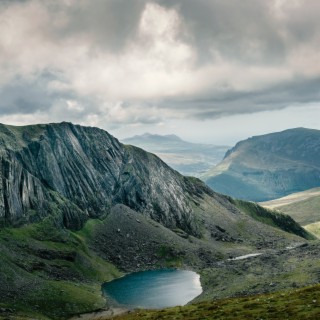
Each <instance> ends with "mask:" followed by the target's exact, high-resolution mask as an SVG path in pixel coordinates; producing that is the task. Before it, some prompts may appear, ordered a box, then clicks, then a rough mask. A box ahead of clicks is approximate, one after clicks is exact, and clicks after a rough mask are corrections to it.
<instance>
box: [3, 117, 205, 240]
mask: <svg viewBox="0 0 320 320" xmlns="http://www.w3.org/2000/svg"><path fill="white" fill-rule="evenodd" d="M0 157H1V162H0V166H1V167H0V180H1V181H0V188H1V189H0V190H1V192H0V218H1V221H2V223H7V224H19V223H24V222H30V221H36V220H39V219H41V218H42V217H44V216H46V215H49V214H54V213H55V212H56V211H61V212H62V217H63V218H62V220H63V223H64V224H65V226H67V227H69V228H74V229H78V228H80V227H81V226H82V224H83V222H84V221H86V219H88V218H90V217H91V218H93V217H100V216H103V215H106V214H108V212H109V211H110V208H111V207H112V205H114V204H116V203H122V204H125V205H127V206H129V207H130V208H132V209H134V210H136V211H139V212H142V213H143V214H145V215H147V216H150V217H152V218H153V219H154V220H156V221H158V222H161V223H162V224H163V225H165V226H167V227H171V228H173V227H179V228H181V229H182V230H185V231H186V232H189V233H192V234H195V235H196V234H197V226H196V223H195V221H194V217H193V215H192V207H191V205H190V197H192V195H193V194H194V193H196V192H199V191H198V190H196V189H195V187H194V185H193V184H192V183H191V182H190V181H189V180H188V179H187V178H185V177H183V176H181V175H180V174H178V173H177V172H176V171H174V170H173V169H171V168H170V167H168V166H167V165H166V164H165V163H164V162H162V161H161V160H160V159H159V158H157V157H156V156H154V155H152V154H149V153H147V152H145V151H143V150H142V149H139V148H136V147H133V146H126V145H123V144H121V143H120V142H119V141H118V140H117V139H116V138H114V137H113V136H111V135H110V134H108V133H107V132H106V131H103V130H101V129H98V128H91V127H82V126H78V125H73V124H71V123H61V124H48V125H38V126H26V127H13V126H5V125H1V127H0ZM202 189H203V190H202V191H203V192H207V193H210V192H211V191H210V190H209V189H207V190H206V188H205V187H204V186H202Z"/></svg>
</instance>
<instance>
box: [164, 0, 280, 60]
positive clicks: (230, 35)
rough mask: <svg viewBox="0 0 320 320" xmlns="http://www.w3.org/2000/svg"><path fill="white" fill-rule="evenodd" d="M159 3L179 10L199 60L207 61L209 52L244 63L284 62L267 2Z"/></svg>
mask: <svg viewBox="0 0 320 320" xmlns="http://www.w3.org/2000/svg"><path fill="white" fill-rule="evenodd" d="M159 3H161V4H164V5H167V6H175V7H176V8H177V9H178V10H179V12H180V14H181V15H182V16H183V17H184V22H185V25H186V28H187V30H188V32H189V34H190V35H191V36H190V39H189V40H190V41H192V42H193V44H194V46H195V47H196V48H197V49H198V53H199V55H200V57H202V58H207V59H205V62H207V61H208V59H209V60H210V58H211V56H210V55H211V53H210V50H211V49H214V50H217V51H218V52H219V53H220V54H221V55H222V56H224V57H227V58H228V59H233V60H238V61H241V62H244V63H261V62H263V63H269V62H271V61H272V62H273V63H274V62H281V61H283V59H284V56H285V53H286V48H285V44H284V43H283V39H282V37H281V35H280V34H279V30H278V29H277V22H276V20H275V18H274V17H273V16H272V14H271V12H270V8H269V6H268V2H267V1H256V0H246V1H237V0H229V1H219V0H199V1H193V0H184V1H181V0H173V1H172V0H159ZM250 47H252V49H251V50H250ZM253 51H255V52H253ZM211 59H212V58H211Z"/></svg>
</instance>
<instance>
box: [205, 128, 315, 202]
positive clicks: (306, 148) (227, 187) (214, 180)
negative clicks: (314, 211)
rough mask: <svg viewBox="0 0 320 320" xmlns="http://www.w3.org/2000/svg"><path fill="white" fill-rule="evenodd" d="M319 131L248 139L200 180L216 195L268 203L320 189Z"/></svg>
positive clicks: (292, 131) (233, 149) (309, 130)
mask: <svg viewBox="0 0 320 320" xmlns="http://www.w3.org/2000/svg"><path fill="white" fill-rule="evenodd" d="M319 159H320V131H318V130H311V129H304V128H297V129H290V130H286V131H283V132H278V133H271V134H267V135H263V136H257V137H252V138H249V139H247V140H245V141H241V142H239V143H237V144H236V146H235V147H234V148H232V149H231V150H229V151H228V152H227V154H226V156H225V158H224V160H223V161H222V162H221V163H220V164H219V165H218V166H216V167H215V168H213V169H212V170H210V171H209V172H207V173H206V174H205V175H203V176H202V177H201V178H202V179H203V180H204V181H205V182H206V183H207V184H208V185H209V186H210V187H211V188H212V189H213V190H215V191H217V192H221V193H224V194H228V195H230V196H232V197H236V198H240V199H245V200H252V201H266V200H270V199H275V198H279V197H283V196H285V195H288V194H290V193H294V192H298V191H303V190H307V189H311V188H314V187H318V186H320V162H319Z"/></svg>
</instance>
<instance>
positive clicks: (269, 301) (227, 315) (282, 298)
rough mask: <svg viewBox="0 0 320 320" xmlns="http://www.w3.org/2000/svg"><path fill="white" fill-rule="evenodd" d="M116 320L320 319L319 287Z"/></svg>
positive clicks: (145, 312)
mask: <svg viewBox="0 0 320 320" xmlns="http://www.w3.org/2000/svg"><path fill="white" fill-rule="evenodd" d="M113 319H117V320H143V319H146V320H156V319H157V320H160V319H163V320H166V319H168V320H169V319H176V320H198V319H201V320H212V319H216V320H218V319H223V320H228V319H230V320H237V319H239V320H240V319H264V320H266V319H282V320H284V319H290V320H294V319H296V320H302V319H303V320H305V319H310V320H311V319H312V320H316V319H320V285H314V286H309V287H305V288H302V289H292V290H287V291H281V292H275V293H272V294H261V295H254V296H248V297H242V298H229V299H223V300H216V301H205V302H201V303H196V304H191V305H187V306H183V307H175V308H169V309H163V310H138V311H134V312H130V313H129V314H125V315H121V316H118V317H114V318H113Z"/></svg>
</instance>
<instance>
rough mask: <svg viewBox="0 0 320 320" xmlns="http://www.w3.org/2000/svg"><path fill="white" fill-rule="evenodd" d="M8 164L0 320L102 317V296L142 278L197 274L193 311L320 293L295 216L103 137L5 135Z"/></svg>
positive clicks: (57, 131)
mask: <svg viewBox="0 0 320 320" xmlns="http://www.w3.org/2000/svg"><path fill="white" fill-rule="evenodd" d="M0 155H1V167H0V180H1V184H0V185H1V186H2V187H1V194H0V204H1V205H0V256H1V272H0V282H1V288H0V310H1V311H0V319H1V318H4V319H34V318H36V319H67V318H70V317H72V316H76V315H78V314H85V313H88V312H93V311H95V310H100V311H102V310H104V311H103V312H104V313H105V312H107V310H108V308H109V310H113V309H114V308H117V306H116V305H115V304H114V302H113V301H112V300H111V299H109V298H108V297H106V296H102V294H101V285H102V284H103V283H104V282H106V281H109V280H112V279H116V278H118V277H121V276H123V275H125V274H128V273H131V272H137V271H144V270H156V269H157V270H159V269H167V268H178V269H181V270H192V271H195V272H197V273H198V274H200V281H201V285H202V288H203V292H202V294H201V295H200V296H198V297H197V298H196V299H195V300H194V301H193V302H192V306H193V305H194V306H195V307H194V308H198V307H197V306H204V305H206V306H207V305H208V303H214V304H215V303H219V302H211V301H216V300H219V301H220V300H221V299H227V300H226V301H231V303H232V301H234V300H228V299H231V298H232V297H243V296H254V295H257V294H267V293H270V292H279V291H281V292H282V291H283V290H298V288H302V287H305V286H313V285H316V284H317V283H319V281H320V273H319V258H320V250H319V248H320V247H319V240H317V239H316V237H315V236H314V235H313V234H311V233H309V232H308V231H306V230H305V229H304V228H302V227H301V226H300V225H299V224H298V223H297V222H295V221H294V220H293V219H292V218H291V217H290V216H288V215H285V214H282V213H280V212H278V211H275V210H270V209H266V208H263V207H261V206H259V205H258V204H256V203H252V202H246V201H243V200H236V199H233V198H231V197H230V196H225V195H222V194H219V193H216V192H215V191H213V190H212V189H210V188H209V187H208V186H206V185H205V184H204V183H203V182H202V181H201V180H199V179H197V178H194V177H185V176H182V175H181V174H179V173H178V172H177V171H175V170H173V169H171V168H170V167H169V166H168V165H166V164H165V163H164V162H163V161H161V160H160V159H159V158H158V157H156V156H155V155H153V154H150V153H148V152H146V151H144V150H142V149H139V148H136V147H134V146H129V145H123V144H121V143H120V142H119V141H118V140H117V139H116V138H114V137H113V136H111V135H110V134H108V133H107V132H106V131H103V130H101V129H98V128H92V127H83V126H79V125H73V124H71V123H65V122H64V123H59V124H44V125H35V126H26V127H13V126H6V125H1V126H0ZM239 257H241V258H239ZM315 288H316V287H315ZM299 290H300V289H299ZM301 290H304V289H301ZM239 299H242V298H239ZM243 299H244V298H243ZM248 299H251V298H248ZM252 299H253V298H252ZM194 303H196V304H194ZM197 303H199V304H197ZM192 306H190V308H193V307H192ZM314 306H316V307H317V306H318V305H317V304H315V305H314ZM230 307H231V306H230ZM188 308H189V307H186V310H188ZM166 312H167V311H164V313H166ZM168 312H170V311H168ZM186 312H188V311H186ZM310 314H311V313H310Z"/></svg>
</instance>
